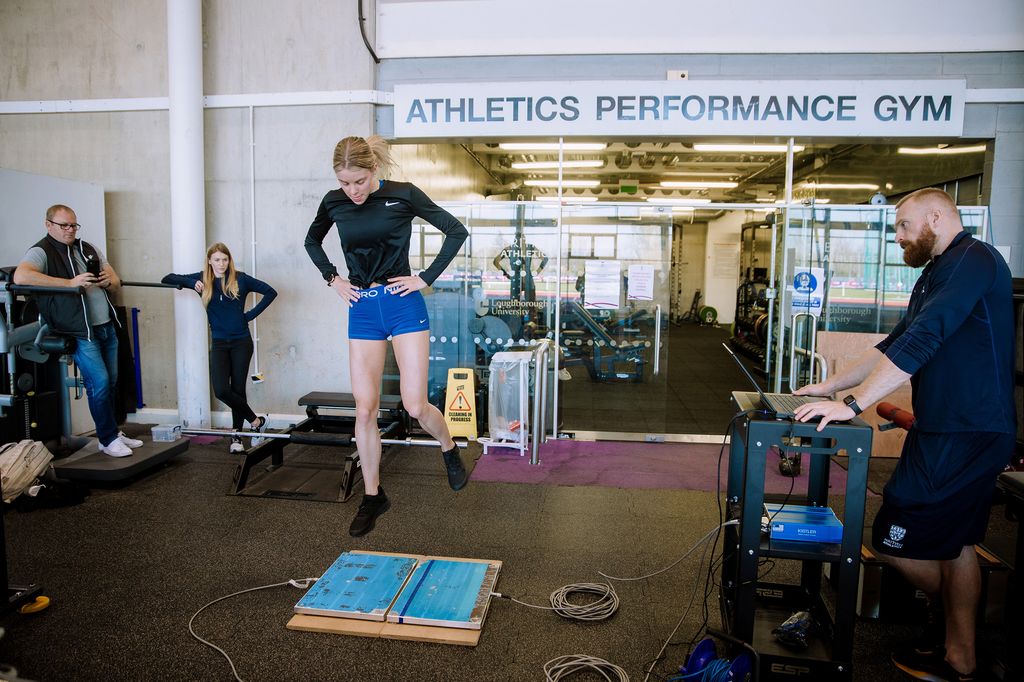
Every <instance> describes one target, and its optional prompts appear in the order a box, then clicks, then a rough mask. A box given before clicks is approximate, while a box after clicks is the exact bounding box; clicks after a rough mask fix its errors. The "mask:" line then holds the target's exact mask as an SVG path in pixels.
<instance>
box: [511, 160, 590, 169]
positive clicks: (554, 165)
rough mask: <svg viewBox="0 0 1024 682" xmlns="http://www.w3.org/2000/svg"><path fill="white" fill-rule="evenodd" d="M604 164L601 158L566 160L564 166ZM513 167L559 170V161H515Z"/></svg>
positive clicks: (587, 166) (578, 166)
mask: <svg viewBox="0 0 1024 682" xmlns="http://www.w3.org/2000/svg"><path fill="white" fill-rule="evenodd" d="M603 165H604V161H602V160H601V159H589V160H580V161H565V162H563V163H562V168H600V167H601V166H603ZM512 168H514V169H516V170H548V169H551V170H557V169H558V162H557V161H515V162H513V163H512Z"/></svg>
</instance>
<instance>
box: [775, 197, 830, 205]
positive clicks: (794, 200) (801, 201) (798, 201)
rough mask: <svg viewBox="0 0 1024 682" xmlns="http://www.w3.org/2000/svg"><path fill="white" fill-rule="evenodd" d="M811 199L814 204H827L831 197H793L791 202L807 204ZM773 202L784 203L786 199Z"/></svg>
mask: <svg viewBox="0 0 1024 682" xmlns="http://www.w3.org/2000/svg"><path fill="white" fill-rule="evenodd" d="M812 201H813V202H814V203H816V204H827V203H828V202H830V201H832V200H831V199H817V198H815V199H793V201H792V203H794V204H804V203H807V204H809V203H811V202H812ZM775 203H776V204H784V203H786V200H785V199H776V200H775Z"/></svg>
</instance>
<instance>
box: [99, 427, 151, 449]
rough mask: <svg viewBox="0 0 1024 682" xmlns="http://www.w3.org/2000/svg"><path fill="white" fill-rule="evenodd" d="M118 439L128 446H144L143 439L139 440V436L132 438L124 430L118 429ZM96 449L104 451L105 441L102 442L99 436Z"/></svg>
mask: <svg viewBox="0 0 1024 682" xmlns="http://www.w3.org/2000/svg"><path fill="white" fill-rule="evenodd" d="M117 440H119V441H121V442H122V443H124V444H125V445H126V446H127V447H130V448H141V447H142V441H141V440H139V439H138V438H132V437H130V436H126V435H125V433H124V431H118V432H117ZM96 449H97V450H99V451H100V452H103V443H101V442H100V439H99V438H97V439H96Z"/></svg>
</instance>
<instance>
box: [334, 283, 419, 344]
mask: <svg viewBox="0 0 1024 682" xmlns="http://www.w3.org/2000/svg"><path fill="white" fill-rule="evenodd" d="M393 290H394V287H386V286H376V287H370V288H369V289H360V290H359V302H358V303H355V304H353V306H352V307H351V308H349V311H348V338H350V339H365V340H369V341H385V340H387V339H389V338H390V337H392V336H398V335H399V334H410V333H412V332H422V331H427V330H429V329H430V317H429V316H428V315H427V304H426V302H424V300H423V294H421V293H420V292H418V291H414V292H412V293H411V294H406V295H405V296H399V295H398V294H397V293H392V291H393Z"/></svg>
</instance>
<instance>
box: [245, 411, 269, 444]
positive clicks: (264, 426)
mask: <svg viewBox="0 0 1024 682" xmlns="http://www.w3.org/2000/svg"><path fill="white" fill-rule="evenodd" d="M257 416H258V417H259V418H260V427H259V428H258V429H256V428H253V427H252V424H250V425H249V430H250V431H252V432H254V433H263V432H264V431H266V430H267V424H268V422H269V421H270V420H269V418H268V416H267V415H265V414H264V415H257ZM265 440H267V439H266V438H261V437H259V436H253V437H252V438H251V439H249V447H251V448H254V447H256V446H257V445H259V444H260V443H262V442H263V441H265Z"/></svg>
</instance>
